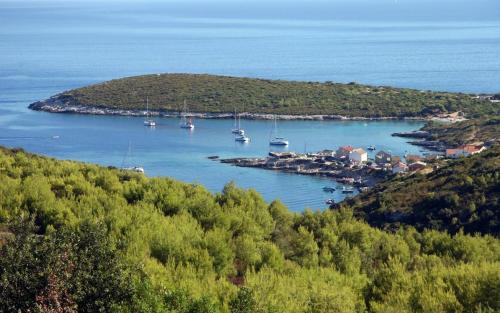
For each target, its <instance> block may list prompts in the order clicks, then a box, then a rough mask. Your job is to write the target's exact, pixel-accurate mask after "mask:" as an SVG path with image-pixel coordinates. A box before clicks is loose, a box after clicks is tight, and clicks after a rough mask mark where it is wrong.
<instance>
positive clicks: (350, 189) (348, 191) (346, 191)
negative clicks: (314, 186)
mask: <svg viewBox="0 0 500 313" xmlns="http://www.w3.org/2000/svg"><path fill="white" fill-rule="evenodd" d="M323 191H324V192H331V193H333V192H335V191H336V189H335V188H333V187H328V186H325V187H323ZM342 193H343V194H351V193H354V188H353V187H346V186H343V187H342ZM325 203H326V204H327V205H333V204H335V200H333V199H328V200H326V201H325Z"/></svg>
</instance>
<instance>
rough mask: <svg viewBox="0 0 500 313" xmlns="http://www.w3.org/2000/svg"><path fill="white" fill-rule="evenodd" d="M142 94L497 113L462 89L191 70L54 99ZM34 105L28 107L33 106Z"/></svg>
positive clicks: (213, 108)
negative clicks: (423, 89) (304, 80)
mask: <svg viewBox="0 0 500 313" xmlns="http://www.w3.org/2000/svg"><path fill="white" fill-rule="evenodd" d="M146 96H148V97H149V100H150V104H151V105H152V106H153V108H154V109H156V110H158V109H161V110H164V111H170V112H172V111H174V112H175V111H181V110H182V106H183V102H184V100H186V101H187V103H188V105H189V108H190V110H191V111H192V112H209V113H231V112H233V111H234V110H235V109H236V110H238V111H239V112H249V113H272V114H290V115H305V114H308V115H313V114H323V115H344V116H349V117H425V116H430V115H435V114H438V113H450V112H456V111H462V112H464V113H465V114H466V115H467V116H470V117H477V116H481V115H491V114H498V113H499V106H498V105H495V104H493V103H491V102H490V101H487V100H478V99H473V97H472V96H470V95H467V94H459V93H448V92H431V91H419V90H413V89H403V88H391V87H374V86H366V85H359V84H355V83H349V84H338V83H331V82H326V83H318V82H295V81H283V80H266V79H250V78H237V77H225V76H213V75H194V74H161V75H145V76H136V77H129V78H122V79H116V80H111V81H108V82H104V83H101V84H96V85H92V86H89V87H84V88H78V89H74V90H70V91H67V92H63V93H61V94H59V95H58V96H57V97H56V99H58V100H61V101H62V102H65V103H70V104H81V105H86V106H91V107H100V108H112V109H140V110H143V109H144V107H145V104H144V101H145V99H146ZM50 100H54V99H49V101H50ZM42 103H43V102H42ZM36 104H37V103H35V104H33V105H32V106H31V107H32V108H36Z"/></svg>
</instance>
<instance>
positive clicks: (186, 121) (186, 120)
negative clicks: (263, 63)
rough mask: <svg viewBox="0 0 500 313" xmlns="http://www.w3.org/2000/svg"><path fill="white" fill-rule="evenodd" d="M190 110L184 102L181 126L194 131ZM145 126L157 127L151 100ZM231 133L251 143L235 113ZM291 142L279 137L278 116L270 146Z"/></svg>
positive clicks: (147, 106)
mask: <svg viewBox="0 0 500 313" xmlns="http://www.w3.org/2000/svg"><path fill="white" fill-rule="evenodd" d="M188 115H189V114H188V110H187V106H186V102H185V101H184V110H183V111H182V113H181V122H180V124H179V126H180V128H184V129H189V130H193V129H194V122H193V120H192V118H191V117H188ZM144 126H147V127H155V126H156V121H155V120H154V119H153V118H152V117H151V114H150V112H149V100H148V98H146V118H145V119H144ZM231 133H233V134H234V135H236V136H235V137H234V140H235V141H237V142H242V143H248V142H250V137H248V136H247V135H246V134H245V130H244V129H243V128H242V127H241V118H240V115H239V114H236V111H235V112H234V127H233V129H232V130H231ZM288 144H289V142H288V140H287V139H285V138H284V137H280V136H278V124H277V121H276V116H275V117H274V130H273V132H272V133H271V138H270V139H269V145H271V146H288Z"/></svg>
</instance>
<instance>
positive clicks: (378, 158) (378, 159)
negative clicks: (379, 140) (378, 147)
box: [375, 151, 392, 165]
mask: <svg viewBox="0 0 500 313" xmlns="http://www.w3.org/2000/svg"><path fill="white" fill-rule="evenodd" d="M391 156H392V155H391V154H390V153H387V152H385V151H379V152H377V154H375V163H377V164H378V165H384V164H387V163H391Z"/></svg>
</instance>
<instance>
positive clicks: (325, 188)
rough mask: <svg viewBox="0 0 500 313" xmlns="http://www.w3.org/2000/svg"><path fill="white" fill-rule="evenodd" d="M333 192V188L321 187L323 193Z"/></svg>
mask: <svg viewBox="0 0 500 313" xmlns="http://www.w3.org/2000/svg"><path fill="white" fill-rule="evenodd" d="M335 190H336V189H335V188H333V187H328V186H325V187H323V191H324V192H334V191H335Z"/></svg>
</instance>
